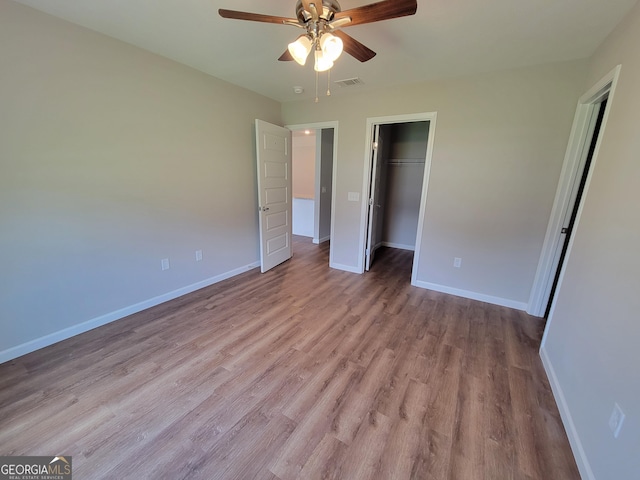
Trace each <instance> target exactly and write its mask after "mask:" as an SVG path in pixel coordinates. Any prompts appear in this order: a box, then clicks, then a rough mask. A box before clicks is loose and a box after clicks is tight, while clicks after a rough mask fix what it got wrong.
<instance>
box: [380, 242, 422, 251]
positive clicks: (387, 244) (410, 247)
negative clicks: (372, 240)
mask: <svg viewBox="0 0 640 480" xmlns="http://www.w3.org/2000/svg"><path fill="white" fill-rule="evenodd" d="M380 246H382V247H389V248H398V249H400V250H411V251H412V252H413V251H415V249H416V247H415V246H414V245H403V244H401V243H393V242H380Z"/></svg>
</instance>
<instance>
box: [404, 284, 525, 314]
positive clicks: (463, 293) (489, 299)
mask: <svg viewBox="0 0 640 480" xmlns="http://www.w3.org/2000/svg"><path fill="white" fill-rule="evenodd" d="M413 286H414V287H420V288H426V289H428V290H435V291H436V292H442V293H448V294H450V295H455V296H456V297H463V298H470V299H471V300H478V301H480V302H485V303H491V304H493V305H500V306H501V307H509V308H515V309H516V310H526V309H527V304H526V303H524V302H517V301H515V300H509V299H508V298H501V297H494V296H491V295H485V294H484V293H477V292H471V291H469V290H461V289H459V288H452V287H447V286H445V285H438V284H437V283H430V282H422V281H420V280H418V281H416V282H415V283H414V284H413Z"/></svg>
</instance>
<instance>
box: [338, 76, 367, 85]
mask: <svg viewBox="0 0 640 480" xmlns="http://www.w3.org/2000/svg"><path fill="white" fill-rule="evenodd" d="M333 83H335V84H336V85H338V86H339V87H353V86H355V85H363V84H364V82H363V81H362V80H360V79H359V78H358V77H355V78H345V79H344V80H336V81H335V82H333Z"/></svg>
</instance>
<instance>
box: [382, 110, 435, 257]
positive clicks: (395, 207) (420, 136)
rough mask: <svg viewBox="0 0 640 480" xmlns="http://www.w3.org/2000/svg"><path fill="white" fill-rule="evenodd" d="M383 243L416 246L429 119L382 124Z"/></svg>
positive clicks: (383, 244) (408, 248) (403, 246)
mask: <svg viewBox="0 0 640 480" xmlns="http://www.w3.org/2000/svg"><path fill="white" fill-rule="evenodd" d="M381 128H386V129H387V132H385V133H387V135H386V138H388V139H389V140H390V141H388V142H387V143H386V144H385V146H384V148H383V151H382V152H380V154H381V155H382V161H383V163H382V168H381V172H380V181H381V186H380V187H381V198H380V200H381V205H382V209H383V213H382V221H381V222H380V223H379V225H380V229H381V232H380V235H379V236H378V238H380V239H381V242H380V245H378V246H386V247H392V248H401V249H405V250H415V246H416V233H417V229H418V216H419V211H420V197H421V195H422V180H423V177H424V167H425V159H426V156H427V138H428V136H429V122H409V123H395V124H389V125H383V126H381Z"/></svg>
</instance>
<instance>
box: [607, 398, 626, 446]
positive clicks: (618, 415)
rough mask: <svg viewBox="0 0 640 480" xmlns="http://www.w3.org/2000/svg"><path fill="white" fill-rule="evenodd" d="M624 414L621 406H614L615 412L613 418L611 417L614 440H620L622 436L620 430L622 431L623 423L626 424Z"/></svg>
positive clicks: (610, 423) (610, 425) (612, 413)
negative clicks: (619, 436)
mask: <svg viewBox="0 0 640 480" xmlns="http://www.w3.org/2000/svg"><path fill="white" fill-rule="evenodd" d="M624 417H625V415H624V412H623V411H622V409H621V408H620V405H618V404H617V403H616V404H614V405H613V412H611V417H609V428H610V429H611V432H612V433H613V438H618V435H620V430H621V429H622V423H623V422H624Z"/></svg>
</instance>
